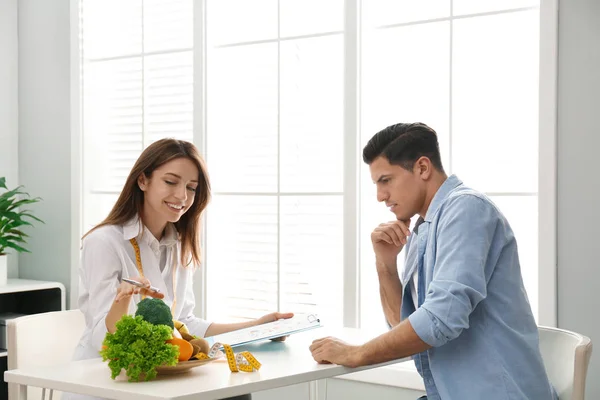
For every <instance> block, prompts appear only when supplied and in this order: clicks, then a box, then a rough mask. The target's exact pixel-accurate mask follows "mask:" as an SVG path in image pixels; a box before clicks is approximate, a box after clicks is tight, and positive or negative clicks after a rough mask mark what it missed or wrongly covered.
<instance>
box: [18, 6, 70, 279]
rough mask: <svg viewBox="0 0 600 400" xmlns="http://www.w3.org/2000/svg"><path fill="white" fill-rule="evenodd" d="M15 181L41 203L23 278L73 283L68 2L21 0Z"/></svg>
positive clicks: (22, 263) (24, 260)
mask: <svg viewBox="0 0 600 400" xmlns="http://www.w3.org/2000/svg"><path fill="white" fill-rule="evenodd" d="M18 14H19V18H18V24H19V25H18V33H19V146H18V153H19V182H20V183H21V184H23V185H26V187H27V190H28V191H29V192H30V194H31V195H34V196H40V197H42V198H43V201H42V202H41V203H39V204H36V205H35V206H34V207H33V209H34V210H35V212H36V213H37V215H38V216H39V217H40V218H42V219H43V220H44V221H45V224H44V225H42V224H37V225H36V226H35V228H34V229H31V230H30V231H31V240H30V247H31V250H32V251H33V253H32V254H22V255H21V256H20V258H19V276H20V277H21V278H26V279H27V278H29V279H39V280H52V281H59V282H62V283H63V284H64V285H65V287H66V288H67V289H69V287H70V282H71V253H70V252H71V205H72V204H71V129H70V118H71V117H70V81H71V72H70V48H69V46H70V33H69V32H70V19H69V16H70V4H69V0H19V10H18Z"/></svg>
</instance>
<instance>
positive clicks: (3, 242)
mask: <svg viewBox="0 0 600 400" xmlns="http://www.w3.org/2000/svg"><path fill="white" fill-rule="evenodd" d="M2 247H4V248H6V247H10V248H12V249H15V250H16V251H18V252H20V253H31V252H30V251H29V250H27V249H26V248H24V247H21V246H19V245H18V244H15V243H12V242H9V241H8V240H5V239H3V238H0V248H2Z"/></svg>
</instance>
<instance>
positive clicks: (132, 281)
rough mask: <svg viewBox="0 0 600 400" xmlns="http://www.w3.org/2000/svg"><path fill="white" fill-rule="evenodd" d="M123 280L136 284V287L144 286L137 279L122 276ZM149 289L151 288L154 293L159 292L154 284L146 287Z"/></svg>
mask: <svg viewBox="0 0 600 400" xmlns="http://www.w3.org/2000/svg"><path fill="white" fill-rule="evenodd" d="M122 280H123V281H125V282H127V283H131V284H132V285H133V286H137V287H141V288H145V287H146V286H145V285H144V284H143V283H140V282H138V281H134V280H133V279H128V278H123V279H122ZM146 289H149V290H152V291H153V292H155V293H160V289H159V288H156V287H154V286H150V287H149V288H146Z"/></svg>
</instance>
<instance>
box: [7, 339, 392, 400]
mask: <svg viewBox="0 0 600 400" xmlns="http://www.w3.org/2000/svg"><path fill="white" fill-rule="evenodd" d="M329 335H335V336H337V337H340V338H342V339H343V340H346V341H348V342H350V343H356V344H358V343H363V342H364V341H366V340H368V339H370V338H371V336H370V335H369V334H367V333H365V332H363V331H360V330H358V329H350V328H342V329H337V330H326V328H318V329H314V330H311V331H307V332H302V333H298V334H295V335H292V336H291V337H290V338H288V340H287V341H286V342H283V343H278V342H262V343H256V344H251V345H247V346H243V347H238V348H235V349H234V351H235V352H236V353H237V352H239V351H242V350H249V351H251V352H252V354H254V355H255V356H256V358H257V359H258V360H259V361H260V362H261V363H262V367H261V369H260V370H259V371H255V372H251V373H247V372H238V373H232V372H230V371H229V368H228V366H227V363H226V361H225V360H217V361H214V362H212V363H208V364H205V365H202V366H199V367H196V368H193V369H191V370H190V371H188V372H186V373H184V374H179V375H170V376H164V377H161V376H159V377H158V378H157V379H156V380H153V381H149V382H135V383H131V382H127V381H119V380H117V381H114V380H112V379H110V370H109V368H108V366H107V364H106V363H103V362H102V361H101V359H99V358H96V359H92V360H85V361H73V362H71V363H69V364H66V365H61V366H53V367H37V368H23V369H15V370H10V371H7V372H5V373H4V379H5V380H6V381H7V382H9V383H16V384H18V385H19V393H20V396H21V397H20V400H26V396H27V386H35V387H41V388H46V389H54V390H60V391H63V392H73V393H80V394H86V395H91V396H97V397H103V398H109V399H117V400H130V399H147V400H158V399H161V400H166V399H169V400H188V399H196V400H213V399H222V398H226V397H231V396H238V395H241V394H245V393H253V392H258V391H261V390H267V389H274V388H278V387H282V386H288V385H294V384H297V383H303V382H312V381H317V380H319V379H325V378H331V377H334V376H338V375H343V374H347V373H351V372H357V371H362V370H366V369H371V368H376V367H380V366H384V365H388V364H393V363H396V362H399V361H404V359H401V360H395V361H391V362H387V363H383V364H378V365H371V366H367V367H360V368H347V367H342V366H339V365H331V364H317V363H316V362H315V361H314V360H313V358H312V356H311V354H310V351H309V350H308V347H309V345H310V343H311V342H312V341H313V340H314V339H316V338H320V337H323V336H329ZM311 394H312V395H311V397H314V396H315V393H314V390H311Z"/></svg>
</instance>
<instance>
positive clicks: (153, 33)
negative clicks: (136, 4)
mask: <svg viewBox="0 0 600 400" xmlns="http://www.w3.org/2000/svg"><path fill="white" fill-rule="evenodd" d="M121 3H126V2H123V1H121ZM193 20H194V8H193V1H192V0H144V51H145V52H154V51H164V50H173V49H182V48H191V47H192V44H193V25H192V23H193Z"/></svg>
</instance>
